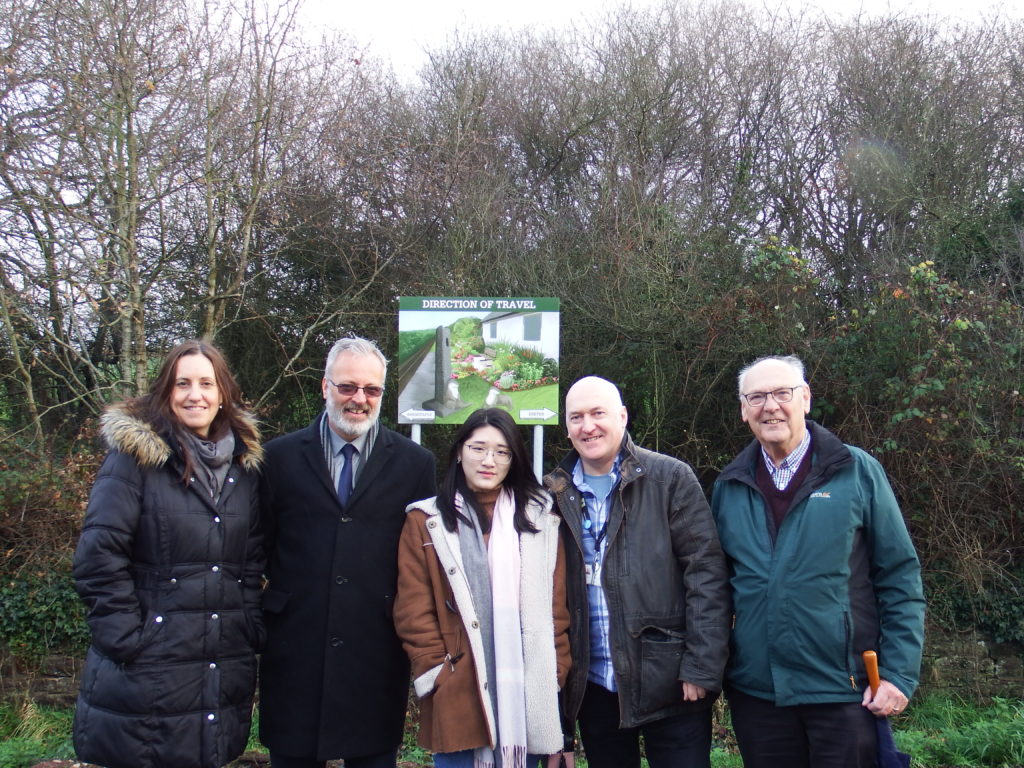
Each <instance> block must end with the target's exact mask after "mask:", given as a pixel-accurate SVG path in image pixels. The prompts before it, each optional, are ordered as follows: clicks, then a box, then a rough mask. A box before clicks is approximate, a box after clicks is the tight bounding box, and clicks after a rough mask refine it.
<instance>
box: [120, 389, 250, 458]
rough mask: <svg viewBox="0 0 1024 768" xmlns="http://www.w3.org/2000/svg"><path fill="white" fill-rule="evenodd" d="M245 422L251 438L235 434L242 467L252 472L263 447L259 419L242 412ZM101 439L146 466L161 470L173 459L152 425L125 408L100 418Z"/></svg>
mask: <svg viewBox="0 0 1024 768" xmlns="http://www.w3.org/2000/svg"><path fill="white" fill-rule="evenodd" d="M241 415H242V419H243V420H244V421H245V422H246V423H247V424H248V426H249V427H251V429H252V433H251V435H244V434H243V435H240V434H238V433H237V432H236V433H235V437H236V438H240V439H241V442H242V447H243V449H244V450H243V452H242V453H241V455H240V456H239V461H240V462H241V464H242V466H243V467H244V468H245V469H246V470H249V471H254V470H257V469H259V466H260V464H261V463H262V462H263V446H262V445H261V444H260V433H259V427H258V425H257V422H256V419H255V418H253V416H252V415H251V414H249V413H246V412H244V411H243V412H242V414H241ZM100 436H101V437H102V438H103V441H104V442H105V443H106V444H107V447H108V448H110V450H113V451H121V452H122V453H126V454H128V455H129V456H132V457H133V458H134V459H135V460H136V461H138V462H139V464H140V465H142V466H143V467H158V466H160V465H161V464H164V463H165V462H167V461H168V459H170V458H171V454H172V452H173V451H172V448H171V446H170V445H168V443H167V441H166V440H165V439H164V438H163V437H161V436H160V434H159V433H158V432H157V431H156V430H155V429H153V427H152V426H151V425H150V424H147V423H146V422H145V421H142V420H141V419H139V418H137V417H135V416H132V415H131V414H130V413H128V411H127V410H125V407H124V405H113V406H110V407H109V408H107V410H106V411H105V412H104V414H103V416H101V417H100Z"/></svg>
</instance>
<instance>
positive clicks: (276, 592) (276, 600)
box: [261, 587, 292, 614]
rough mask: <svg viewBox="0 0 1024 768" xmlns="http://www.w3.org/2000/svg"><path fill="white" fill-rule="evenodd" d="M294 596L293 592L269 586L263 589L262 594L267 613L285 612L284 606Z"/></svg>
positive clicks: (264, 608)
mask: <svg viewBox="0 0 1024 768" xmlns="http://www.w3.org/2000/svg"><path fill="white" fill-rule="evenodd" d="M291 596H292V594H291V592H285V591H283V590H280V589H274V588H273V587H268V588H267V589H265V590H263V595H262V601H261V602H262V606H263V611H264V612H265V613H273V614H278V613H283V612H284V608H285V606H286V605H288V600H289V598H290V597H291Z"/></svg>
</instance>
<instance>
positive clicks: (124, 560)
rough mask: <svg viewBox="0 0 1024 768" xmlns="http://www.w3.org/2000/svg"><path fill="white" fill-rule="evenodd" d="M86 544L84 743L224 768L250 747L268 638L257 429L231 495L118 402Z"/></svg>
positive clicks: (84, 753) (123, 762) (189, 766)
mask: <svg viewBox="0 0 1024 768" xmlns="http://www.w3.org/2000/svg"><path fill="white" fill-rule="evenodd" d="M102 434H103V437H104V439H105V440H106V442H107V444H108V445H109V446H110V453H109V454H107V457H106V459H105V460H104V462H103V466H102V467H101V468H100V471H99V475H98V476H97V478H96V483H95V485H93V488H92V493H91V494H90V496H89V507H88V509H87V510H86V513H85V524H84V526H83V529H82V536H81V538H80V539H79V542H78V547H77V549H76V550H75V560H74V576H75V588H76V589H77V590H78V593H79V594H80V595H81V596H82V599H83V600H84V601H85V603H86V605H87V606H88V609H89V613H88V621H89V628H90V629H91V630H92V644H91V646H90V647H89V652H88V656H87V657H86V662H85V669H84V671H83V672H82V680H81V687H80V692H79V696H78V704H77V706H76V709H75V723H74V742H75V751H76V753H77V755H78V757H79V758H80V759H81V760H85V761H88V762H90V763H96V764H98V765H105V766H107V767H108V768H218V766H221V765H224V764H225V763H227V762H229V761H231V760H232V759H234V758H235V757H237V756H238V755H239V754H241V752H242V750H244V749H245V744H246V740H247V739H248V737H249V723H250V719H251V717H252V704H253V694H254V693H255V690H256V650H257V648H258V647H259V644H260V642H261V640H262V636H263V620H262V616H261V613H260V608H259V604H260V575H261V573H262V572H263V567H264V564H263V554H262V550H261V547H260V537H259V532H258V526H257V514H258V512H259V505H258V503H257V500H256V493H257V485H258V483H257V477H256V475H257V469H258V465H259V461H260V458H261V456H262V450H261V448H260V445H259V442H258V434H257V433H256V432H255V425H254V424H253V431H252V432H251V433H250V434H249V435H248V436H247V437H246V436H242V437H243V439H241V440H239V439H238V437H239V436H238V435H236V444H235V460H234V461H233V462H232V464H231V468H230V469H229V471H228V475H227V478H226V479H225V482H224V487H223V490H222V491H221V494H220V498H219V499H218V500H217V502H216V503H214V502H213V501H212V500H211V499H210V497H209V495H208V494H207V493H206V491H204V490H201V488H200V487H199V486H197V485H195V484H194V483H193V484H190V485H187V486H186V485H185V484H184V483H183V482H182V480H181V476H182V472H183V465H182V460H181V454H180V452H179V449H178V441H177V440H176V439H174V438H173V437H170V436H166V435H160V434H157V432H155V431H154V430H153V429H152V428H151V427H150V425H149V424H147V423H145V422H142V421H140V420H138V419H136V418H134V417H132V416H130V415H128V414H127V413H126V412H125V411H124V410H122V409H119V408H113V409H111V410H110V411H108V412H107V413H106V414H105V415H104V417H103V429H102Z"/></svg>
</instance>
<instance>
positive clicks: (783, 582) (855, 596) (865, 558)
mask: <svg viewBox="0 0 1024 768" xmlns="http://www.w3.org/2000/svg"><path fill="white" fill-rule="evenodd" d="M739 394H740V410H741V416H742V418H743V420H744V421H745V422H746V423H747V424H748V425H749V426H750V429H751V431H752V432H753V433H754V437H755V438H756V439H755V440H754V441H753V442H751V444H750V445H749V446H748V447H747V448H746V449H744V450H743V451H742V452H741V453H740V455H739V456H738V457H737V458H736V459H735V460H734V461H733V462H732V463H731V464H729V465H728V466H727V467H726V468H725V469H724V470H723V472H722V474H721V475H720V476H719V478H718V481H717V482H716V483H715V488H714V492H713V494H712V502H711V507H712V513H713V515H714V518H715V522H716V524H717V526H718V532H719V538H720V540H721V544H722V549H723V550H724V551H725V554H726V558H727V559H728V562H729V575H730V584H731V586H732V596H733V605H734V610H735V619H734V629H733V635H732V650H731V654H730V659H729V665H728V668H727V670H726V693H727V696H728V698H729V704H730V709H731V711H732V720H733V726H734V728H735V731H736V736H737V739H738V741H739V745H740V751H741V752H742V755H743V761H744V765H745V766H747V768H767V767H768V766H780V765H785V766H787V768H799V767H800V766H804V767H806V768H810V767H811V766H813V767H814V768H855V767H857V768H859V767H868V766H871V767H873V766H874V765H875V753H876V751H877V742H876V729H875V724H874V719H875V717H881V716H887V715H892V714H897V713H899V712H901V711H902V710H903V709H904V708H905V707H906V705H907V701H908V700H909V698H910V696H911V695H913V693H914V690H915V688H916V687H917V682H918V675H919V672H920V666H921V649H922V645H923V639H924V598H923V596H922V591H921V575H920V564H919V562H918V559H917V555H916V553H915V551H914V546H913V544H912V543H911V541H910V536H909V535H908V533H907V529H906V525H905V524H904V522H903V517H902V515H901V514H900V510H899V506H898V505H897V502H896V498H895V496H894V495H893V492H892V489H891V487H890V486H889V482H888V480H887V479H886V476H885V472H884V470H883V469H882V467H881V465H880V464H879V463H878V462H877V461H876V460H875V459H873V458H872V457H871V456H869V455H868V454H867V453H865V452H864V451H862V450H860V449H858V448H854V447H852V446H848V445H845V444H843V443H842V442H841V441H840V440H839V439H838V438H837V437H836V436H835V435H833V434H832V433H831V432H829V431H828V430H826V429H824V428H823V427H821V426H819V425H817V424H815V423H814V422H809V421H806V420H805V416H806V414H807V413H808V412H809V411H810V404H811V392H810V387H809V386H808V384H807V381H806V380H805V379H804V370H803V364H802V363H801V362H800V360H799V359H798V358H796V357H767V358H761V359H759V360H757V361H755V362H754V363H752V364H751V365H749V366H747V367H746V368H744V369H743V370H742V371H741V372H740V376H739ZM869 649H870V650H874V651H876V652H877V654H878V658H879V661H880V670H881V677H882V682H881V685H880V686H879V689H878V691H877V692H876V693H875V694H874V695H872V694H871V691H870V689H869V688H868V687H867V685H866V682H867V681H866V675H865V670H864V665H863V662H862V661H861V654H862V652H863V651H865V650H869Z"/></svg>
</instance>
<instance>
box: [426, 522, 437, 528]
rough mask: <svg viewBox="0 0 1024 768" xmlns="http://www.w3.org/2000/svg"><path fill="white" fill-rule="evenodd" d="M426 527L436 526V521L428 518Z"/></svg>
mask: <svg viewBox="0 0 1024 768" xmlns="http://www.w3.org/2000/svg"><path fill="white" fill-rule="evenodd" d="M427 528H437V521H436V520H430V521H429V522H428V523H427Z"/></svg>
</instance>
